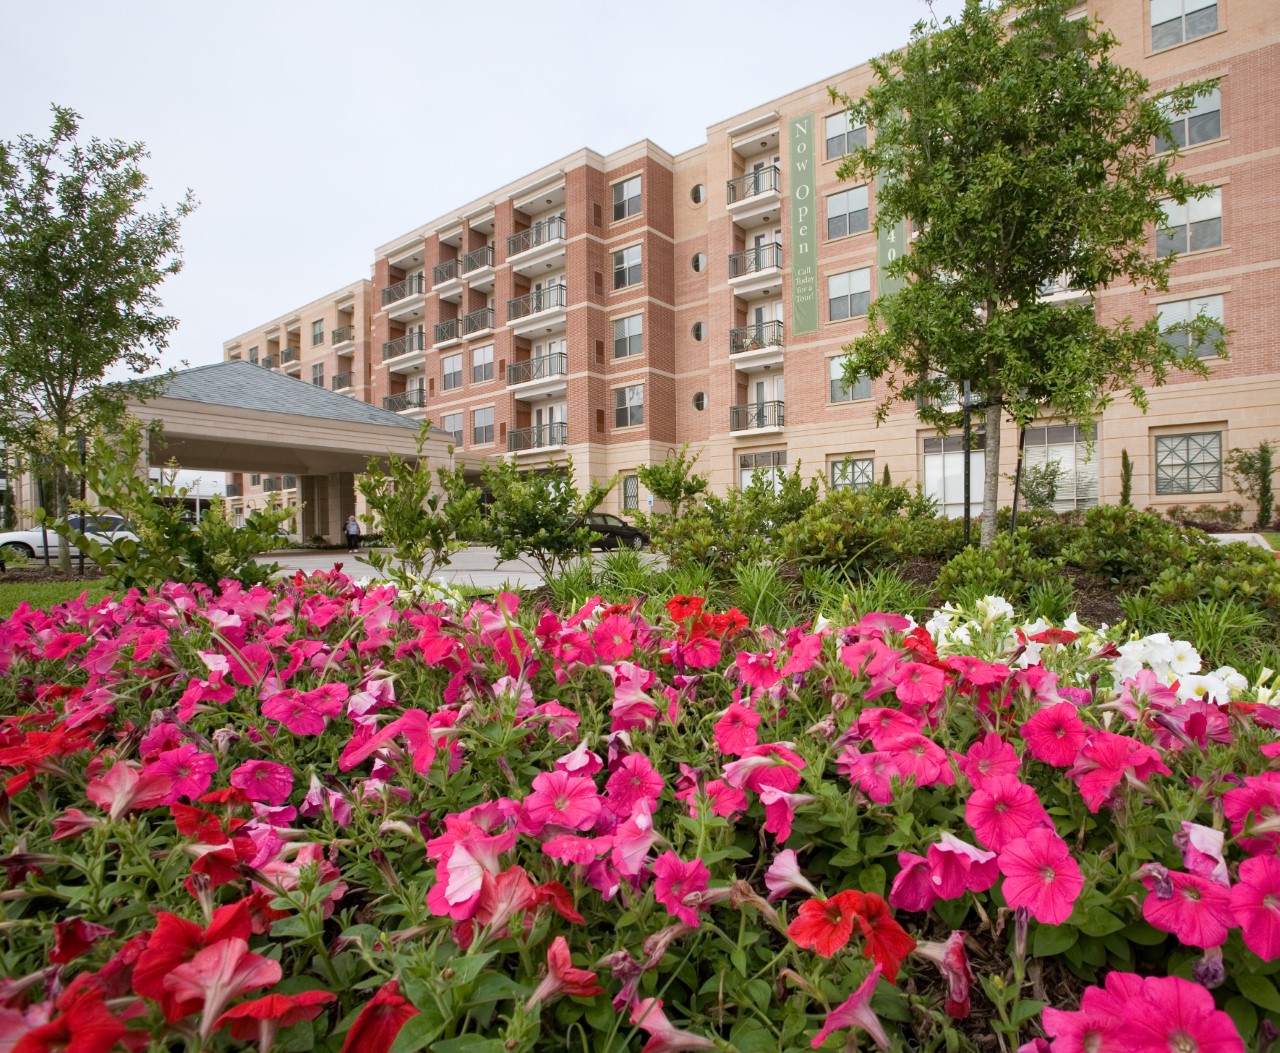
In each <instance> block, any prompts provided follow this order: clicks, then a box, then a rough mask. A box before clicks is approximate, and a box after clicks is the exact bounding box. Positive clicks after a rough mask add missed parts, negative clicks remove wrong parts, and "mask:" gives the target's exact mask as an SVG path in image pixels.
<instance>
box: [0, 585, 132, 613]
mask: <svg viewBox="0 0 1280 1053" xmlns="http://www.w3.org/2000/svg"><path fill="white" fill-rule="evenodd" d="M106 592H107V586H106V584H105V583H102V584H99V583H98V582H97V581H8V582H0V618H3V617H7V616H8V615H10V614H12V613H13V612H14V610H16V609H17V607H18V604H20V603H27V604H30V605H31V606H32V607H36V608H39V609H40V610H49V609H50V608H52V607H54V606H56V605H57V604H59V603H70V602H71V601H72V600H75V599H79V598H80V596H81V595H83V596H85V597H86V598H87V599H88V601H89V602H90V603H95V602H97V601H98V600H100V599H102V597H103V596H104V595H105V594H106Z"/></svg>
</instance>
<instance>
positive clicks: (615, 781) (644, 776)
mask: <svg viewBox="0 0 1280 1053" xmlns="http://www.w3.org/2000/svg"><path fill="white" fill-rule="evenodd" d="M665 785H666V784H665V783H664V782H663V780H662V776H661V775H659V774H658V773H657V771H656V770H654V767H653V764H652V763H651V762H650V760H649V758H648V757H646V756H645V755H644V754H643V753H628V754H627V755H626V756H625V757H623V758H622V761H621V762H620V763H619V764H618V766H617V768H615V769H614V771H613V774H612V775H610V776H609V779H608V781H607V782H606V783H605V784H604V789H605V793H607V794H608V795H609V807H610V810H611V811H612V812H613V813H614V815H617V816H619V817H623V816H628V815H630V814H631V813H632V812H633V811H634V810H635V806H636V805H637V804H638V803H639V802H640V801H656V800H657V799H658V798H659V797H660V796H661V795H662V787H663V786H665Z"/></svg>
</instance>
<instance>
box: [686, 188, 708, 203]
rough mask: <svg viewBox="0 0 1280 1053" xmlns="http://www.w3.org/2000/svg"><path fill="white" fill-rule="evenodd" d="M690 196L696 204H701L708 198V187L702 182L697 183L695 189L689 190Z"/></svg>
mask: <svg viewBox="0 0 1280 1053" xmlns="http://www.w3.org/2000/svg"><path fill="white" fill-rule="evenodd" d="M689 196H690V197H691V198H692V199H693V203H694V204H695V205H701V204H702V203H703V202H704V201H705V200H706V199H707V188H706V187H705V186H703V185H702V184H701V183H695V184H694V186H693V189H692V190H690V191H689Z"/></svg>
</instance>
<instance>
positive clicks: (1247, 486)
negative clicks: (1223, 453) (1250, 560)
mask: <svg viewBox="0 0 1280 1053" xmlns="http://www.w3.org/2000/svg"><path fill="white" fill-rule="evenodd" d="M1227 471H1228V473H1229V474H1230V475H1231V481H1232V483H1233V484H1234V485H1235V488H1236V490H1237V491H1238V492H1239V493H1242V494H1244V495H1245V496H1246V497H1247V498H1249V500H1250V501H1252V502H1253V503H1254V504H1255V505H1257V506H1258V516H1257V519H1255V520H1254V528H1255V529H1256V530H1266V529H1267V527H1269V526H1270V525H1271V517H1272V514H1273V512H1274V510H1275V493H1274V491H1273V489H1272V485H1271V477H1272V476H1273V475H1275V473H1276V472H1280V464H1276V463H1275V447H1274V446H1273V445H1272V444H1271V443H1270V442H1260V443H1259V444H1258V445H1257V446H1255V447H1252V448H1245V449H1236V450H1232V451H1231V452H1230V453H1229V454H1227Z"/></svg>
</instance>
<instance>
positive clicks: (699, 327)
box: [689, 322, 707, 340]
mask: <svg viewBox="0 0 1280 1053" xmlns="http://www.w3.org/2000/svg"><path fill="white" fill-rule="evenodd" d="M689 332H690V334H691V335H692V336H693V338H694V339H695V340H701V339H702V338H703V336H705V335H706V332H707V327H706V326H705V325H703V324H702V323H701V322H694V323H693V328H692V329H690V330H689Z"/></svg>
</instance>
